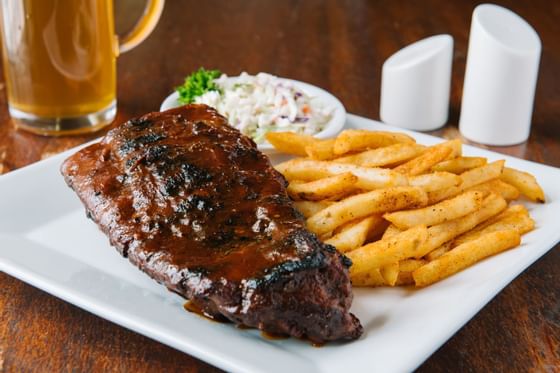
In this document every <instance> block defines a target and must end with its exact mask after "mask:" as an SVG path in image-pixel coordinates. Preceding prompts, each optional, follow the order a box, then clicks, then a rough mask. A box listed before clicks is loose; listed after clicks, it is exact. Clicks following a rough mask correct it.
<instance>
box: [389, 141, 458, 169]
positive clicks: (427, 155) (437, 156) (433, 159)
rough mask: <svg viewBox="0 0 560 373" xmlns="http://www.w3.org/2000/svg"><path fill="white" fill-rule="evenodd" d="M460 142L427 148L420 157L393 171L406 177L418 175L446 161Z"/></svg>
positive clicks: (450, 142) (449, 142)
mask: <svg viewBox="0 0 560 373" xmlns="http://www.w3.org/2000/svg"><path fill="white" fill-rule="evenodd" d="M460 146H461V140H450V141H446V142H444V143H441V144H437V145H434V146H431V147H429V148H427V149H426V150H425V151H424V152H423V153H422V154H421V155H420V156H418V157H416V158H412V159H411V160H410V161H408V162H406V163H403V164H402V165H400V166H397V167H396V168H394V170H395V171H397V172H401V173H403V174H406V175H411V176H414V175H420V174H423V173H425V172H426V171H428V170H429V169H430V168H432V166H434V165H435V164H437V163H439V162H441V161H442V160H444V159H446V158H447V157H448V156H449V155H450V154H452V153H454V152H455V151H456V149H457V147H459V148H460Z"/></svg>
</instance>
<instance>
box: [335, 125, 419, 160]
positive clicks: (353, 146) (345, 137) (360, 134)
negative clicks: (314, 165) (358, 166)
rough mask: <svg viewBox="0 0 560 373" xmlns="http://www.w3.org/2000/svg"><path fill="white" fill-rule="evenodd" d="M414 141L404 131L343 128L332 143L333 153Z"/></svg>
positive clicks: (344, 152)
mask: <svg viewBox="0 0 560 373" xmlns="http://www.w3.org/2000/svg"><path fill="white" fill-rule="evenodd" d="M415 142H416V141H415V140H414V139H413V138H412V137H410V136H408V135H405V134H404V133H398V132H384V131H368V130H344V131H342V132H341V133H340V134H339V135H338V137H337V138H336V142H335V144H334V153H335V154H338V155H340V154H346V153H348V152H359V151H363V150H366V149H374V148H381V147H384V146H389V145H393V144H396V143H415Z"/></svg>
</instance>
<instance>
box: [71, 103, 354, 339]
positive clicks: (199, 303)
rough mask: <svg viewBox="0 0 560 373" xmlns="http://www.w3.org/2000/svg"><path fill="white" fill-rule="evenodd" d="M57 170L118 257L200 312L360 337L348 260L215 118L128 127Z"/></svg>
mask: <svg viewBox="0 0 560 373" xmlns="http://www.w3.org/2000/svg"><path fill="white" fill-rule="evenodd" d="M62 174H63V175H64V178H65V180H66V182H67V184H68V185H69V186H70V187H71V188H72V189H73V190H74V191H75V192H76V193H77V194H78V196H79V198H80V199H81V201H82V202H83V204H84V205H85V207H86V211H87V215H88V216H89V217H90V218H91V219H93V220H94V221H95V222H96V223H97V224H98V225H99V227H100V228H101V230H102V231H103V232H104V233H105V234H106V235H107V236H108V237H109V239H110V242H111V244H112V245H113V246H115V247H116V248H117V250H118V251H119V252H120V253H121V254H122V255H123V256H124V257H128V259H129V260H130V262H132V263H133V264H134V265H136V266H137V267H138V268H140V269H141V270H142V271H144V272H146V273H147V274H148V275H149V276H151V277H152V278H154V279H155V280H157V281H158V282H160V283H161V284H163V285H165V286H166V287H167V288H168V289H169V290H171V291H173V292H175V293H178V294H180V295H181V296H183V297H185V298H186V299H189V300H190V305H191V307H194V308H197V309H199V310H201V311H202V312H203V313H204V314H206V315H208V316H210V317H212V318H216V319H221V320H228V321H231V322H234V323H237V324H241V325H244V326H248V327H255V328H259V329H261V330H263V331H266V332H269V333H274V334H287V335H291V336H295V337H299V338H307V339H309V340H311V341H313V342H317V343H323V342H326V341H332V340H350V339H355V338H358V337H359V336H360V334H361V333H362V327H361V325H360V322H359V321H358V319H357V318H356V317H355V316H354V315H352V314H351V313H349V308H350V304H351V302H352V291H351V290H352V289H351V284H350V280H349V276H348V267H349V265H350V262H349V260H348V259H347V258H346V257H344V256H343V255H341V254H340V253H338V252H337V251H336V250H335V249H334V248H333V247H332V246H329V245H326V244H323V243H321V242H320V241H319V240H318V239H317V237H316V236H315V235H314V234H312V233H310V232H309V231H307V230H306V229H305V223H304V219H303V217H302V216H301V215H300V214H299V212H298V211H297V210H296V209H295V208H294V206H293V204H292V202H291V201H290V199H289V198H288V195H287V194H286V181H285V179H284V178H283V177H282V175H281V174H279V173H278V172H277V171H276V170H275V169H274V168H273V167H272V166H271V164H270V163H269V160H268V158H267V157H266V156H265V155H263V154H262V153H261V152H260V151H259V150H257V148H256V146H255V144H254V142H253V141H252V140H250V139H249V138H247V137H245V136H243V135H242V134H241V133H240V132H239V131H237V130H236V129H234V128H232V127H230V126H228V124H227V121H226V119H225V118H223V117H222V116H220V115H219V114H218V113H217V112H216V111H215V110H213V109H211V108H209V107H207V106H205V105H188V106H183V107H180V108H177V109H173V110H169V111H166V112H162V113H150V114H147V115H145V116H143V117H140V118H137V119H133V120H130V121H128V122H126V123H124V124H122V125H120V126H118V127H117V128H115V129H113V130H111V131H110V132H109V133H108V134H107V135H106V136H105V138H104V139H103V140H102V141H101V142H99V143H96V144H93V145H90V146H89V147H87V148H85V149H83V150H81V151H79V152H77V153H76V154H74V155H72V156H71V157H70V158H68V159H67V160H66V161H65V162H64V164H63V165H62Z"/></svg>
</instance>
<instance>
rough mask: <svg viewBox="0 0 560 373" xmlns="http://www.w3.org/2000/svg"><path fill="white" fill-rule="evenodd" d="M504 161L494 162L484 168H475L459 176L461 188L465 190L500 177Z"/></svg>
mask: <svg viewBox="0 0 560 373" xmlns="http://www.w3.org/2000/svg"><path fill="white" fill-rule="evenodd" d="M504 163H505V161H503V160H500V161H495V162H492V163H488V164H486V165H484V166H480V167H476V168H473V169H471V170H468V171H465V172H463V173H462V174H461V180H463V182H462V183H461V187H462V188H463V189H467V188H470V187H472V186H473V185H476V184H480V183H483V182H485V181H488V180H492V179H496V178H498V177H500V175H501V174H502V171H503V169H504Z"/></svg>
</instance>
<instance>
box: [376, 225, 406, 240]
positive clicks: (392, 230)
mask: <svg viewBox="0 0 560 373" xmlns="http://www.w3.org/2000/svg"><path fill="white" fill-rule="evenodd" d="M401 232H402V230H400V229H399V228H397V226H396V225H394V224H391V225H389V226H388V227H387V229H386V230H385V232H384V233H383V237H381V239H382V240H385V239H387V238H391V237H394V236H396V235H397V234H399V233H401Z"/></svg>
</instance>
